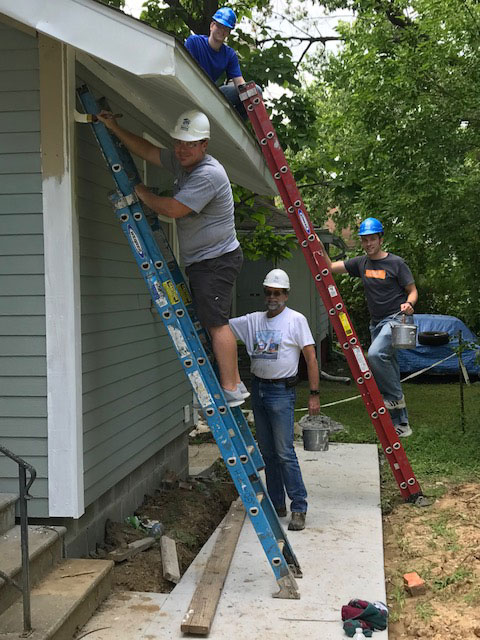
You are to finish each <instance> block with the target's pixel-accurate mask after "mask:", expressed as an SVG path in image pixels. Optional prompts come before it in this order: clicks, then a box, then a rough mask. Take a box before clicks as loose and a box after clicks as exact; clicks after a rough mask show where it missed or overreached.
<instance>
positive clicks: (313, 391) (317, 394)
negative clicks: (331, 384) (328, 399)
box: [310, 389, 320, 396]
mask: <svg viewBox="0 0 480 640" xmlns="http://www.w3.org/2000/svg"><path fill="white" fill-rule="evenodd" d="M310 395H311V396H319V395H320V391H319V390H318V389H310Z"/></svg>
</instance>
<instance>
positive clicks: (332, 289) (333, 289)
mask: <svg viewBox="0 0 480 640" xmlns="http://www.w3.org/2000/svg"><path fill="white" fill-rule="evenodd" d="M328 293H329V294H330V297H331V298H335V296H337V295H338V293H337V289H336V287H334V286H333V284H330V285H329V286H328ZM342 324H343V322H342Z"/></svg>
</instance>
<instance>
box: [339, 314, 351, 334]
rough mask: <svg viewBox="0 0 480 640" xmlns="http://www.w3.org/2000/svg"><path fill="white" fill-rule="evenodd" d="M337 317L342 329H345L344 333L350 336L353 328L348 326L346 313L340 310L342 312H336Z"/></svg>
mask: <svg viewBox="0 0 480 640" xmlns="http://www.w3.org/2000/svg"><path fill="white" fill-rule="evenodd" d="M338 317H339V319H340V322H341V323H342V327H343V330H344V331H345V335H347V336H351V335H352V333H353V329H352V327H351V326H350V323H349V321H348V318H347V314H346V313H343V311H342V313H339V314H338Z"/></svg>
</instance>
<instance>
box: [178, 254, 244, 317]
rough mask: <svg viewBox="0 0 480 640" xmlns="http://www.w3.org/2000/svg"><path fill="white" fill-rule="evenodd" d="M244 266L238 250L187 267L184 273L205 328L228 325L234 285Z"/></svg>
mask: <svg viewBox="0 0 480 640" xmlns="http://www.w3.org/2000/svg"><path fill="white" fill-rule="evenodd" d="M242 264H243V253H242V250H241V248H240V247H238V248H237V249H235V250H234V251H231V252H230V253H225V254H224V255H222V256H218V258H210V259H209V260H202V261H201V262H195V263H194V264H191V265H189V266H188V267H187V268H186V269H185V271H186V274H187V276H188V280H189V283H190V290H191V292H192V298H193V305H194V307H195V313H196V314H197V317H198V319H199V321H200V323H201V325H202V326H203V327H205V328H207V329H208V328H210V327H221V326H223V325H225V324H228V319H229V317H230V310H231V307H232V292H233V285H234V284H235V280H236V279H237V276H238V274H239V273H240V269H241V268H242Z"/></svg>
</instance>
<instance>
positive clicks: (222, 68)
mask: <svg viewBox="0 0 480 640" xmlns="http://www.w3.org/2000/svg"><path fill="white" fill-rule="evenodd" d="M236 23H237V16H236V15H235V12H234V11H233V9H230V8H229V7H221V8H220V9H218V10H217V11H216V12H215V13H214V14H213V16H212V21H211V23H210V34H209V35H208V36H204V35H197V34H194V35H191V36H189V37H188V38H187V39H186V40H185V48H186V49H187V51H188V52H189V53H190V55H191V56H192V57H193V58H195V60H196V61H197V62H198V64H199V65H200V66H201V67H202V69H203V70H204V71H205V73H206V74H207V75H208V76H210V79H211V80H212V81H213V82H215V83H216V82H217V80H218V79H219V78H220V77H221V76H222V74H223V73H225V74H226V79H227V82H228V84H224V85H222V86H220V87H219V89H220V91H221V92H222V93H223V95H224V96H225V97H226V98H227V100H228V101H229V102H230V103H231V104H232V106H233V108H234V109H235V111H237V113H238V114H239V115H240V116H241V118H243V119H244V120H246V119H247V113H246V111H245V107H244V106H243V104H242V101H241V100H240V97H239V95H238V87H239V86H240V85H242V84H245V80H244V79H243V76H242V72H241V70H240V64H239V62H238V57H237V54H236V52H235V51H234V50H233V49H232V47H229V46H228V45H227V44H225V40H226V39H227V38H228V36H229V35H230V33H231V31H232V29H234V28H235V25H236ZM257 91H258V92H259V93H260V95H262V91H261V89H260V87H259V86H258V85H257Z"/></svg>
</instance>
